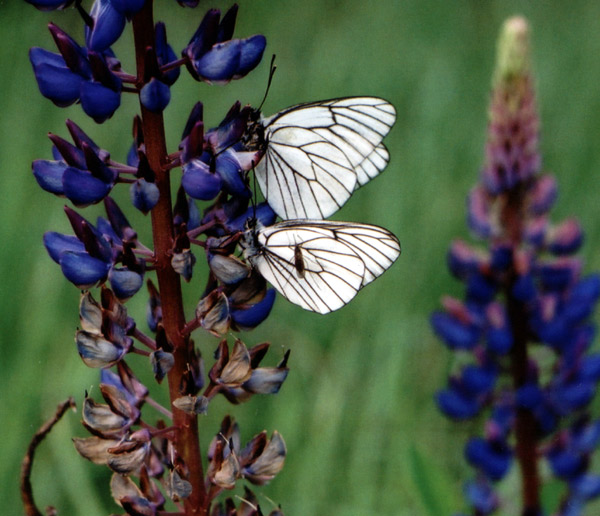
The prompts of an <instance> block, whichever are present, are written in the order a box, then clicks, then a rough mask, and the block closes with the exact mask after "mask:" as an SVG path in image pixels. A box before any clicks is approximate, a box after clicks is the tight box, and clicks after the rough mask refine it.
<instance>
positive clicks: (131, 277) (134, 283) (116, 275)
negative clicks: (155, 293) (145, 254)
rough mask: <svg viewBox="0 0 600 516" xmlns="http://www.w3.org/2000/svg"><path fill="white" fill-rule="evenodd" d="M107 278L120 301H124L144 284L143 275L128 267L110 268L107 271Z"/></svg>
mask: <svg viewBox="0 0 600 516" xmlns="http://www.w3.org/2000/svg"><path fill="white" fill-rule="evenodd" d="M108 280H109V281H110V286H111V287H112V289H113V292H114V293H115V295H116V296H117V298H118V299H119V300H120V301H124V300H127V299H129V298H130V297H132V296H133V295H134V294H136V293H137V292H138V291H139V290H140V288H142V285H143V284H144V275H143V274H139V273H137V272H134V271H130V270H129V269H116V268H112V269H111V270H110V272H109V273H108Z"/></svg>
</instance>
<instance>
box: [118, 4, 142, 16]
mask: <svg viewBox="0 0 600 516" xmlns="http://www.w3.org/2000/svg"><path fill="white" fill-rule="evenodd" d="M110 3H111V4H112V6H113V7H114V8H115V10H117V11H118V12H120V13H122V14H124V15H125V16H132V15H134V14H135V13H137V12H138V11H139V10H140V9H141V8H142V7H144V4H145V3H146V0H110Z"/></svg>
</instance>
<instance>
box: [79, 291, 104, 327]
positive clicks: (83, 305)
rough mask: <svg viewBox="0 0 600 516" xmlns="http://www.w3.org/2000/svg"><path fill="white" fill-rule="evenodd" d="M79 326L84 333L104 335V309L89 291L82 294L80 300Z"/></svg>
mask: <svg viewBox="0 0 600 516" xmlns="http://www.w3.org/2000/svg"><path fill="white" fill-rule="evenodd" d="M79 324H80V325H81V329H82V330H84V331H87V332H89V333H93V334H95V335H101V334H102V308H100V305H99V304H98V303H97V302H96V300H95V299H94V298H93V297H92V294H91V293H90V292H89V291H87V290H86V291H85V292H82V293H81V298H80V300H79Z"/></svg>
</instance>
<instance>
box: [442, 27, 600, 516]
mask: <svg viewBox="0 0 600 516" xmlns="http://www.w3.org/2000/svg"><path fill="white" fill-rule="evenodd" d="M532 82H533V81H532V78H531V74H530V71H529V48H528V27H527V23H526V22H525V20H523V19H522V18H513V19H511V20H508V21H507V22H506V23H505V26H504V29H503V33H502V36H501V38H500V43H499V54H498V65H497V70H496V74H495V78H494V88H493V93H492V101H491V108H490V110H489V112H490V122H489V125H488V139H487V143H486V152H485V156H486V161H485V165H484V167H483V169H482V172H481V178H480V182H479V184H478V185H476V186H475V187H474V188H473V189H472V190H471V192H470V193H469V196H468V202H467V207H468V217H467V222H468V225H469V228H470V229H471V231H472V232H473V233H474V235H475V236H476V237H478V238H480V239H482V240H484V241H486V243H487V245H488V247H487V249H484V248H477V247H475V246H471V245H470V244H467V243H466V242H464V241H456V242H454V243H453V244H452V246H451V248H450V251H449V253H448V260H447V262H448V267H449V269H450V271H451V272H452V274H453V275H454V276H455V277H456V278H458V279H459V280H460V281H461V282H463V283H464V284H465V301H464V302H463V301H459V300H457V299H453V298H448V297H446V298H444V299H443V308H444V309H443V310H441V311H437V312H435V313H434V314H433V315H432V317H431V324H432V327H433V330H434V332H435V333H436V334H437V335H438V336H439V337H440V338H441V339H442V340H443V342H444V344H446V346H447V347H448V348H450V349H451V350H460V351H462V352H463V353H465V352H467V353H469V354H470V355H471V357H472V358H471V363H470V364H468V365H463V366H462V368H461V370H460V371H459V372H458V373H455V374H453V375H452V376H451V377H450V380H449V382H448V386H447V387H446V388H445V389H443V390H441V391H439V392H438V393H437V396H436V400H437V403H438V406H439V408H440V410H441V411H442V412H443V413H444V414H445V415H446V416H448V417H450V418H452V419H456V420H463V419H470V418H473V417H475V416H477V415H479V414H486V415H488V414H489V415H488V416H487V417H488V418H487V421H486V423H485V431H484V435H483V436H473V437H471V439H469V441H468V442H467V444H466V446H465V457H466V459H467V461H468V462H469V463H470V464H471V466H473V467H474V468H475V469H476V470H477V477H476V480H471V481H469V482H467V483H466V485H465V491H464V493H465V496H466V498H467V501H468V503H469V505H470V506H471V507H473V510H474V514H491V513H493V512H494V511H495V510H496V509H497V508H498V507H500V506H501V505H502V501H501V499H500V497H499V495H498V494H496V492H495V490H494V483H495V482H498V481H500V480H501V479H502V478H504V477H505V475H506V474H507V473H508V471H509V470H510V468H511V467H513V463H517V464H518V465H519V467H520V469H521V473H522V482H523V508H522V510H520V511H519V513H520V514H527V515H532V516H533V515H536V516H538V515H541V514H542V507H541V503H540V489H541V481H542V479H541V476H540V474H539V465H538V461H539V460H540V458H541V457H545V459H546V460H547V461H548V463H549V465H550V469H551V471H552V472H553V474H554V475H555V476H556V477H557V478H558V479H560V480H562V481H564V482H566V483H567V494H566V496H565V498H564V500H563V501H562V502H561V503H560V506H559V507H557V508H556V509H557V511H558V512H557V513H556V514H557V515H561V516H566V515H569V516H573V515H575V514H580V512H581V510H582V509H583V506H584V504H585V503H586V502H588V501H589V500H591V499H592V498H595V497H597V496H600V478H599V477H597V476H595V475H593V474H591V473H590V472H589V465H590V456H591V454H592V453H593V451H594V450H595V449H596V447H597V446H598V444H599V443H600V422H598V421H594V420H592V419H591V417H590V416H589V414H588V407H589V404H590V402H591V400H592V398H593V396H594V395H595V393H596V386H597V383H598V381H599V380H600V359H598V358H597V357H596V355H595V354H590V353H589V352H588V350H589V348H590V345H591V342H592V340H593V338H594V336H595V330H594V327H593V326H592V325H591V324H590V323H589V322H588V319H589V317H590V315H591V314H592V312H593V310H594V308H595V306H596V304H597V302H598V299H599V298H600V277H599V276H598V275H597V274H592V275H589V276H586V275H584V274H583V272H582V270H583V264H582V262H581V260H580V259H579V258H576V257H573V256H572V255H573V254H574V253H575V252H577V251H578V250H579V248H580V247H581V245H582V242H583V232H582V229H581V226H580V224H579V223H578V222H577V221H576V220H575V219H573V218H571V219H567V220H565V221H563V222H559V223H557V224H553V223H551V221H550V214H549V210H550V208H551V207H552V205H553V203H554V202H555V200H556V197H557V188H556V181H555V180H554V178H552V177H551V176H548V175H545V174H543V173H542V172H541V156H540V153H539V150H538V131H539V120H538V116H537V112H536V107H535V97H534V93H533V88H532ZM535 348H541V349H540V353H542V352H543V355H544V356H545V359H544V360H543V361H540V362H538V361H537V360H536V358H534V357H536V356H537V353H536V354H533V353H532V351H533V349H535ZM551 357H552V358H551ZM513 443H515V444H513Z"/></svg>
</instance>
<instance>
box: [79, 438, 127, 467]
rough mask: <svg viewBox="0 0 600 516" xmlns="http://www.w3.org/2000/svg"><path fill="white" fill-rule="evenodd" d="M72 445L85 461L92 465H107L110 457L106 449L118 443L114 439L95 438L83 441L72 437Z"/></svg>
mask: <svg viewBox="0 0 600 516" xmlns="http://www.w3.org/2000/svg"><path fill="white" fill-rule="evenodd" d="M73 444H74V445H75V449H76V450H77V452H78V453H79V455H81V456H82V457H84V458H86V459H87V460H90V461H92V462H93V463H94V464H107V463H108V459H110V457H111V455H110V453H109V452H108V449H109V448H112V447H114V446H116V445H117V444H119V441H118V440H116V439H101V438H100V437H96V436H94V437H86V438H84V439H82V438H80V437H74V438H73Z"/></svg>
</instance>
